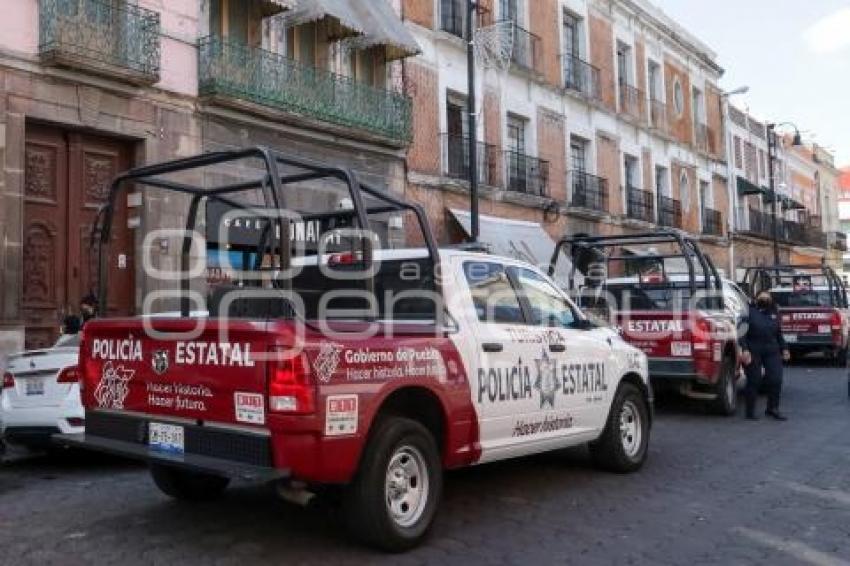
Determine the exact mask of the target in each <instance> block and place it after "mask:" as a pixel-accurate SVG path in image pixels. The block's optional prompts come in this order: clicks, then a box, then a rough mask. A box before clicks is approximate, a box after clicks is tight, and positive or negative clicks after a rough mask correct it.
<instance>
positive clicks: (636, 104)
mask: <svg viewBox="0 0 850 566" xmlns="http://www.w3.org/2000/svg"><path fill="white" fill-rule="evenodd" d="M618 86H619V89H618V90H619V93H620V113H622V114H626V115H628V116H631V117H632V118H634V119H635V120H643V119H644V112H645V109H646V100H644V98H645V97H644V94H643V91H642V90H640V89H638V88H635V87H633V86H632V85H630V84H628V83H624V82H621V83H620V84H619V85H618Z"/></svg>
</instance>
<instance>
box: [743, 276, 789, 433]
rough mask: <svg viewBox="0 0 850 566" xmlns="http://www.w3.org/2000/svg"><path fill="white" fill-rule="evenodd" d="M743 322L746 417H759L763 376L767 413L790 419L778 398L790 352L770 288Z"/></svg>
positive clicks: (780, 418) (778, 417)
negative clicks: (783, 370)
mask: <svg viewBox="0 0 850 566" xmlns="http://www.w3.org/2000/svg"><path fill="white" fill-rule="evenodd" d="M742 322H743V323H745V324H746V326H747V327H746V332H744V333H742V335H741V338H740V345H741V350H742V353H741V361H742V362H743V364H744V371H745V372H746V374H747V387H746V389H745V398H746V402H747V418H748V419H750V420H756V419H757V417H756V399H757V398H758V393H759V389H760V388H761V384H762V380H764V381H765V384H766V386H767V410H766V411H765V412H764V414H765V415H767V416H769V417H773V418H774V419H776V420H778V421H784V420H788V419H787V417H785V415H783V414H782V413H780V412H779V398H780V396H781V394H782V362H783V361H788V360H789V359H790V358H791V354H790V352H789V351H788V348H787V346H786V345H785V340H784V339H783V338H782V327H781V325H780V323H779V313H778V312H777V310H776V307H775V306H774V304H773V298H772V297H771V296H770V293H769V292H767V291H761V292H760V293H759V294H758V295H757V296H756V300H755V303H754V304H752V305H750V308H749V312H748V314H747V316H746V317H744V320H743V321H742ZM762 372H764V374H763V376H762Z"/></svg>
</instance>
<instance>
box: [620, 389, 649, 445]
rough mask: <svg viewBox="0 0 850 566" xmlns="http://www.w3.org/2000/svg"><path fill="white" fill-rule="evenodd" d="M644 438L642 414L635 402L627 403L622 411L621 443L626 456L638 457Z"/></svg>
mask: <svg viewBox="0 0 850 566" xmlns="http://www.w3.org/2000/svg"><path fill="white" fill-rule="evenodd" d="M642 436H643V429H642V428H641V422H640V412H639V411H638V408H637V406H636V405H635V403H634V402H633V401H626V402H625V403H623V408H622V409H621V410H620V441H621V442H622V444H623V451H624V452H625V453H626V456H628V457H629V458H634V457H635V456H637V454H638V453H639V452H640V449H641V441H642Z"/></svg>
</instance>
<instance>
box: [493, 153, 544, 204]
mask: <svg viewBox="0 0 850 566" xmlns="http://www.w3.org/2000/svg"><path fill="white" fill-rule="evenodd" d="M504 155H505V168H506V170H507V175H506V178H507V186H506V188H507V189H508V190H509V191H514V192H518V193H525V194H529V195H536V196H541V197H545V196H546V195H547V194H548V193H549V162H548V161H545V160H543V159H538V158H536V157H530V156H528V155H525V154H524V153H518V152H516V151H505V153H504Z"/></svg>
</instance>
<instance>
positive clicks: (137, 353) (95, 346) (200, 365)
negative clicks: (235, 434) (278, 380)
mask: <svg viewBox="0 0 850 566" xmlns="http://www.w3.org/2000/svg"><path fill="white" fill-rule="evenodd" d="M145 324H146V325H147V326H148V327H153V329H154V330H155V331H156V335H155V336H152V335H151V333H149V332H146V331H145V328H144V325H145ZM196 324H197V321H195V320H191V319H160V320H155V321H151V320H147V321H142V320H140V319H129V320H108V321H107V320H104V321H92V322H91V323H89V324H87V325H86V328H85V337H84V340H83V344H82V347H83V348H84V351H83V352H81V355H80V359H81V360H84V363H83V368H82V370H83V379H84V402H85V405H86V407H89V408H93V409H108V410H118V411H132V412H135V413H144V414H150V415H162V416H170V417H180V418H184V419H191V420H193V421H212V422H222V423H244V424H249V425H250V424H264V422H265V418H264V415H265V412H266V409H265V389H266V377H265V366H264V364H262V363H261V362H260V361H259V360H260V359H261V358H262V356H263V354H264V353H265V351H266V349H267V348H268V346H269V338H268V334H267V331H266V323H265V322H249V321H233V320H229V321H228V322H227V325H226V333H220V330H222V331H223V330H224V325H223V324H219V323H218V322H217V321H215V320H208V321H205V324H204V326H203V330H202V331H201V332H199V333H194V335H192V334H190V333H191V331H192V329H193V328H195V326H196Z"/></svg>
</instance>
